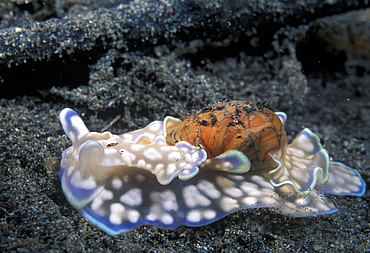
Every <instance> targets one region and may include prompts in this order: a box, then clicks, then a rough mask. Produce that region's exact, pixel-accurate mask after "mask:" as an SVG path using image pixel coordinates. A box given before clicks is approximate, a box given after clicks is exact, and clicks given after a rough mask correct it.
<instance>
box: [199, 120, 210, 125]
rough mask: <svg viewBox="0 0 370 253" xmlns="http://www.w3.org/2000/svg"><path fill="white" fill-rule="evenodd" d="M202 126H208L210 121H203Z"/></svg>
mask: <svg viewBox="0 0 370 253" xmlns="http://www.w3.org/2000/svg"><path fill="white" fill-rule="evenodd" d="M199 124H200V125H202V126H208V125H209V124H208V121H207V120H202V121H201V122H199Z"/></svg>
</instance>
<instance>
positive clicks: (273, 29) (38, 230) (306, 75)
mask: <svg viewBox="0 0 370 253" xmlns="http://www.w3.org/2000/svg"><path fill="white" fill-rule="evenodd" d="M287 2H290V1H200V0H194V1H175V0H174V1H170V0H168V1H166V0H165V1H143V0H142V1H139V0H138V1H134V2H128V1H119V0H113V1H103V0H100V1H79V0H74V1H71V0H53V1H51V0H50V1H37V0H17V1H2V2H1V3H0V87H1V92H0V96H1V100H0V122H1V124H0V164H1V167H0V168H1V173H0V182H1V183H0V223H1V226H0V252H175V251H177V252H369V251H370V224H369V222H370V209H369V201H370V192H369V190H368V189H369V188H367V191H366V193H365V195H364V196H363V197H345V196H329V198H330V199H332V200H333V201H334V203H335V204H336V206H337V207H338V209H339V210H338V212H337V213H335V214H333V215H327V216H320V217H314V218H291V217H286V216H282V215H279V214H277V213H274V212H272V211H271V210H268V209H249V210H240V211H238V212H237V213H235V214H232V215H229V216H227V217H225V218H223V219H221V220H219V221H217V222H214V223H212V224H210V225H207V226H203V227H198V228H191V227H186V226H180V227H179V228H177V229H175V230H164V229H161V228H158V227H155V226H149V225H146V226H141V227H139V228H136V229H134V230H132V231H129V232H127V233H125V234H122V235H120V236H117V237H112V236H108V235H107V234H105V233H104V232H101V231H100V230H99V229H97V228H96V227H94V226H93V225H91V224H90V223H89V222H88V221H87V220H86V219H85V218H83V217H82V216H81V215H80V214H79V213H78V212H77V211H76V210H75V209H74V208H73V207H71V206H70V205H69V204H68V203H67V201H66V199H65V198H64V195H63V193H62V190H61V186H60V183H59V180H58V171H59V162H60V159H61V153H62V151H63V150H64V149H65V148H67V147H68V146H69V145H70V141H69V140H68V138H67V137H66V136H65V135H64V133H63V131H62V129H61V125H60V124H59V122H58V118H57V116H58V113H59V112H60V110H61V109H63V108H65V107H71V108H73V109H75V110H76V111H78V112H79V114H80V115H82V116H83V118H84V120H85V122H86V124H87V125H88V127H89V128H90V129H91V130H95V131H100V130H102V129H106V130H109V131H111V132H113V133H117V134H121V133H124V132H126V131H129V130H134V129H138V128H140V127H143V126H145V125H146V124H148V123H149V122H151V121H153V120H160V119H163V117H164V116H165V115H173V116H176V117H182V116H184V115H186V113H190V112H192V111H193V110H199V109H200V108H202V107H205V106H207V105H209V104H210V103H213V102H218V101H222V100H224V99H238V100H246V101H255V102H256V101H264V100H267V105H268V107H270V108H272V109H273V110H276V111H285V112H286V113H287V115H288V122H287V125H286V128H287V132H288V136H289V139H290V141H291V140H292V139H293V138H294V136H295V135H296V134H297V133H298V132H299V131H300V130H302V129H303V128H304V127H309V128H310V129H311V130H313V131H314V132H315V133H317V134H318V135H319V136H320V138H321V141H322V143H323V145H324V147H325V148H326V149H327V150H328V151H329V153H330V155H331V157H332V158H333V159H334V160H336V161H340V162H343V163H345V164H347V165H349V166H351V167H352V168H354V169H356V170H357V171H359V172H360V174H361V175H362V176H363V178H364V179H365V181H366V182H367V184H369V183H370V177H369V175H370V152H369V148H370V141H369V139H370V60H369V59H370V42H369V41H370V34H369V31H370V9H366V8H369V3H368V1H339V0H338V1H336V0H334V1H299V2H298V1H297V2H296V3H295V4H294V3H287ZM292 2H293V1H292ZM119 115H120V116H119Z"/></svg>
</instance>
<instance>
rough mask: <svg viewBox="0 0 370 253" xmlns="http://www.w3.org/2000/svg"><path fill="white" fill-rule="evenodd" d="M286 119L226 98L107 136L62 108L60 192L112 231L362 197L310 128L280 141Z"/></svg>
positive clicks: (360, 185)
mask: <svg viewBox="0 0 370 253" xmlns="http://www.w3.org/2000/svg"><path fill="white" fill-rule="evenodd" d="M285 120H286V115H285V114H284V113H273V112H271V111H270V110H268V109H267V108H264V107H263V106H256V105H254V104H252V103H245V102H242V101H230V102H224V103H221V104H217V105H215V106H213V107H210V108H207V109H205V110H203V111H201V112H199V113H198V114H196V115H193V116H190V117H188V118H187V119H186V120H184V122H182V121H181V120H179V119H176V118H173V117H166V118H165V119H164V121H155V122H153V123H151V124H149V125H148V126H147V127H145V128H142V129H139V130H136V131H132V132H129V133H125V134H122V135H113V134H111V133H109V132H105V133H97V132H90V131H89V130H88V129H87V128H86V126H85V124H84V123H83V121H82V119H81V118H80V117H79V116H78V114H77V113H75V112H74V111H73V110H71V109H68V108H66V109H64V110H63V111H62V112H61V113H60V121H61V123H62V125H63V129H64V131H65V133H66V134H67V135H68V137H69V138H70V139H71V141H72V142H73V145H72V146H71V147H69V148H68V149H66V150H65V151H64V152H63V157H62V161H61V170H60V180H61V184H62V189H63V192H64V194H65V196H66V198H67V200H68V201H69V203H70V204H71V205H72V206H74V207H75V208H76V209H78V210H79V211H80V212H81V213H82V215H83V216H84V217H86V218H87V219H88V220H90V221H91V222H92V223H93V224H95V225H96V226H98V227H99V228H101V229H102V230H103V231H105V232H107V233H108V234H111V235H117V234H120V233H122V232H125V231H127V230H130V229H133V228H135V227H137V226H139V225H142V224H152V225H156V226H160V227H163V228H176V227H178V226H179V225H188V226H202V225H206V224H209V223H211V222H214V221H215V220H218V219H220V218H222V217H224V216H226V215H228V214H230V213H232V212H235V211H237V210H239V209H246V208H260V207H271V208H272V210H274V211H277V212H279V213H281V214H284V215H290V216H294V217H304V216H317V215H322V214H331V213H334V212H335V211H336V210H337V209H336V208H335V206H334V204H333V203H332V202H331V201H330V200H329V199H328V198H327V197H326V196H325V195H324V193H332V194H337V195H352V196H361V195H363V193H364V191H365V183H364V181H363V179H362V178H361V176H360V175H359V174H358V173H357V172H356V171H354V170H352V169H351V168H349V167H347V166H346V165H344V164H341V163H338V162H330V161H329V156H328V153H327V151H326V150H325V149H323V148H322V146H321V144H320V140H319V138H318V137H317V135H315V134H314V133H312V132H311V131H310V130H309V129H304V130H303V131H302V132H301V133H300V134H299V135H298V136H297V137H296V139H295V140H294V141H293V142H292V143H291V144H289V145H287V144H286V133H285V129H284V123H285ZM211 127H214V129H212V128H211ZM213 141H214V142H213ZM251 150H252V151H251Z"/></svg>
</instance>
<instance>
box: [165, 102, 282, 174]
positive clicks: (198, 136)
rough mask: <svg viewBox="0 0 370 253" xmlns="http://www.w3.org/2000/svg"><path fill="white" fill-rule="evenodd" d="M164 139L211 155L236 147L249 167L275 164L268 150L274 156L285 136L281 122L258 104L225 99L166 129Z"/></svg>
mask: <svg viewBox="0 0 370 253" xmlns="http://www.w3.org/2000/svg"><path fill="white" fill-rule="evenodd" d="M166 138H167V142H168V143H169V144H172V145H174V144H175V143H177V142H179V141H187V142H189V143H190V144H192V145H194V146H198V147H200V148H202V149H204V150H205V151H206V152H207V156H208V158H214V157H216V156H218V155H220V154H222V153H224V152H225V151H228V150H232V149H236V150H239V151H241V152H243V153H244V154H245V155H246V156H247V157H248V158H249V160H250V161H251V165H252V166H251V167H252V168H251V169H252V170H253V169H257V168H258V169H262V168H268V167H271V166H272V165H274V164H275V162H274V161H273V159H272V158H271V157H270V156H269V155H268V153H274V154H275V155H276V156H278V158H280V157H279V156H282V155H283V153H284V152H285V148H286V144H287V139H286V132H285V128H284V125H283V122H282V121H281V120H280V118H279V117H278V116H277V115H276V114H275V113H274V112H272V111H271V110H269V109H267V108H265V107H264V105H262V104H254V103H251V102H250V103H246V102H243V101H229V102H221V103H218V104H215V105H213V106H211V107H208V108H205V109H203V110H201V111H200V112H198V113H197V114H196V115H192V116H189V117H187V118H186V119H185V120H184V121H182V122H181V123H180V124H179V125H177V126H176V127H175V128H172V129H168V132H167V137H166Z"/></svg>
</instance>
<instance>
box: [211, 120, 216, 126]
mask: <svg viewBox="0 0 370 253" xmlns="http://www.w3.org/2000/svg"><path fill="white" fill-rule="evenodd" d="M216 122H217V119H216V118H213V119H211V125H212V126H214V125H215V124H216Z"/></svg>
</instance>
